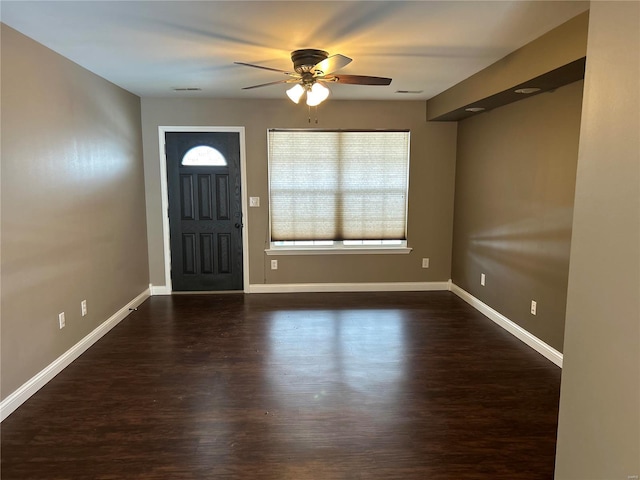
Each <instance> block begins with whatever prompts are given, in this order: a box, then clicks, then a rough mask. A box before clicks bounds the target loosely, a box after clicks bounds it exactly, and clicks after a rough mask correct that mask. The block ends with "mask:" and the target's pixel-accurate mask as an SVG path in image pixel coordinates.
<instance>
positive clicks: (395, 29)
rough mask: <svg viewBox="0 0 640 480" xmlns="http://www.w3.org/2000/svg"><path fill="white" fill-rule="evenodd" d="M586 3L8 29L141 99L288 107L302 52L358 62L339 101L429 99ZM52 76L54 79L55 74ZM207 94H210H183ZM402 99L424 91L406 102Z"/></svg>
mask: <svg viewBox="0 0 640 480" xmlns="http://www.w3.org/2000/svg"><path fill="white" fill-rule="evenodd" d="M588 5H589V3H588V2H582V1H540V0H535V1H483V0H478V1H411V2H406V1H349V2H343V1H324V2H317V1H302V0H297V1H284V2H283V1H254V2H248V1H239V0H235V1H233V0H232V1H41V2H40V1H6V0H3V1H2V2H1V4H0V18H1V20H2V22H3V23H5V24H7V25H9V26H11V27H13V28H15V29H16V30H18V31H20V32H22V33H24V34H25V35H27V36H29V37H31V38H33V39H35V40H37V41H38V42H40V43H42V44H44V45H46V46H47V47H49V48H51V49H53V50H55V51H56V52H58V53H60V54H62V55H64V56H65V57H67V58H69V59H71V60H73V61H74V62H76V63H78V64H80V65H82V66H83V67H85V68H87V69H89V70H91V71H92V72H94V73H96V74H98V75H100V76H102V77H104V78H106V79H108V80H110V81H112V82H113V83H115V84H117V85H120V86H121V87H123V88H125V89H126V90H129V91H130V92H133V93H135V94H137V95H140V96H163V97H164V96H170V97H172V96H206V97H226V98H282V96H283V93H284V90H285V89H286V88H288V87H287V86H285V85H275V86H270V87H264V88H258V89H255V90H242V89H241V87H243V86H250V85H255V84H260V83H266V82H271V81H276V80H281V79H282V78H284V76H283V75H282V74H279V73H277V72H270V71H265V70H258V69H254V68H249V67H243V66H239V65H234V63H233V62H234V61H242V62H248V63H255V64H259V65H264V66H268V67H273V68H279V69H291V61H290V52H291V51H292V50H296V49H299V48H318V49H322V50H326V51H328V52H329V53H330V54H335V53H341V54H343V55H346V56H348V57H351V58H353V62H352V63H351V64H349V65H348V66H346V67H345V68H344V69H343V70H341V72H342V73H345V74H354V75H374V76H382V77H391V78H393V82H392V83H391V85H389V86H355V85H338V84H332V85H330V88H331V90H332V95H333V98H339V99H395V100H398V99H403V100H405V99H406V100H409V99H411V100H414V99H428V98H430V97H432V96H434V95H436V94H438V93H440V92H442V91H443V90H446V89H447V88H449V87H451V86H453V85H455V84H456V83H458V82H460V81H461V80H464V79H465V78H467V77H469V76H470V75H472V74H473V73H475V72H477V71H479V70H481V69H483V68H484V67H486V66H488V65H490V64H492V63H493V62H495V61H497V60H499V59H500V58H502V57H504V56H505V55H507V54H508V53H510V52H512V51H513V50H515V49H517V48H519V47H521V46H523V45H525V44H526V43H528V42H530V41H532V40H534V39H535V38H537V37H539V36H540V35H542V34H544V33H545V32H547V31H549V30H551V29H552V28H554V27H556V26H558V25H560V24H561V23H563V22H565V21H567V20H568V19H570V18H572V17H574V16H576V15H578V14H579V13H581V12H583V11H585V10H586V9H587V8H588ZM43 74H45V75H46V72H43ZM174 87H199V88H201V89H202V91H201V92H181V93H178V92H174V91H173V88H174ZM397 90H422V91H423V92H422V93H421V94H418V95H406V94H405V95H401V94H398V93H395V92H396V91H397Z"/></svg>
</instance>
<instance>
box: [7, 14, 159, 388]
mask: <svg viewBox="0 0 640 480" xmlns="http://www.w3.org/2000/svg"><path fill="white" fill-rule="evenodd" d="M1 28H2V83H1V86H2V99H1V101H2V119H1V120H2V152H1V153H2V190H1V191H2V245H1V248H2V311H1V314H2V330H1V334H2V335H1V336H2V375H1V376H2V398H3V399H4V398H6V397H7V396H8V395H9V394H11V393H12V392H13V391H15V390H16V389H17V388H18V387H20V386H21V385H22V384H23V383H24V382H26V381H27V380H29V379H30V378H31V377H33V376H34V375H35V374H36V373H38V372H39V371H41V370H42V369H43V368H45V367H46V366H47V365H49V364H50V363H51V362H52V361H54V360H55V359H57V358H58V357H59V356H60V355H62V354H63V353H64V352H65V351H67V350H68V349H69V348H70V347H72V346H73V345H75V344H76V343H77V342H78V341H80V340H81V339H82V338H83V337H85V336H86V335H87V334H88V333H90V332H91V331H92V330H93V329H95V328H96V327H97V326H98V325H100V324H101V323H102V322H104V321H105V320H106V319H108V318H109V317H110V316H111V315H113V314H114V313H115V312H116V311H118V310H119V309H120V308H122V307H123V306H124V305H126V304H127V303H128V302H129V301H131V300H132V299H133V298H134V297H136V296H137V295H139V294H140V293H141V292H142V291H144V290H145V288H147V287H148V284H149V281H148V265H147V247H146V244H147V239H146V225H145V211H144V195H143V188H144V178H143V165H142V144H141V132H140V100H139V98H138V97H136V96H134V95H131V94H129V93H127V92H125V91H124V90H122V89H120V88H118V87H116V86H115V85H113V84H111V83H109V82H107V81H105V80H103V79H101V78H99V77H97V76H95V75H93V74H92V73H90V72H88V71H86V70H84V69H82V68H80V67H78V66H77V65H75V64H73V63H71V62H70V61H68V60H66V59H64V58H62V57H61V56H59V55H57V54H55V53H53V52H52V51H51V50H48V49H46V48H44V47H43V46H42V45H40V44H37V43H35V42H34V41H32V40H31V39H29V38H27V37H25V36H23V35H21V34H19V33H18V32H16V31H15V30H12V29H11V28H9V27H7V26H5V25H2V27H1ZM84 299H86V300H87V303H88V311H89V314H88V315H87V316H86V317H84V318H82V317H81V315H80V301H81V300H84ZM62 311H64V312H65V313H66V327H65V328H64V329H62V330H60V329H59V328H58V313H59V312H62Z"/></svg>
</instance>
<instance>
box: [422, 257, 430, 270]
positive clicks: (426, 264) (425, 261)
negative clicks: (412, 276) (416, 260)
mask: <svg viewBox="0 0 640 480" xmlns="http://www.w3.org/2000/svg"><path fill="white" fill-rule="evenodd" d="M422 268H429V259H428V258H423V259H422Z"/></svg>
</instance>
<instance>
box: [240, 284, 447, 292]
mask: <svg viewBox="0 0 640 480" xmlns="http://www.w3.org/2000/svg"><path fill="white" fill-rule="evenodd" d="M435 290H449V282H389V283H279V284H278V283H275V284H253V285H249V293H319V292H427V291H435Z"/></svg>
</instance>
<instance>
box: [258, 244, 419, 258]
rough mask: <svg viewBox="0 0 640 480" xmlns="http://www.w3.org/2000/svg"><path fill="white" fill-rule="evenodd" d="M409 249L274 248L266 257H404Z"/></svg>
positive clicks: (267, 252)
mask: <svg viewBox="0 0 640 480" xmlns="http://www.w3.org/2000/svg"><path fill="white" fill-rule="evenodd" d="M411 250H413V249H412V248H410V247H363V246H361V245H358V246H354V247H344V246H340V247H276V248H267V249H266V250H265V251H264V252H265V253H266V254H267V255H270V256H271V255H406V254H407V253H411Z"/></svg>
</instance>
